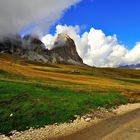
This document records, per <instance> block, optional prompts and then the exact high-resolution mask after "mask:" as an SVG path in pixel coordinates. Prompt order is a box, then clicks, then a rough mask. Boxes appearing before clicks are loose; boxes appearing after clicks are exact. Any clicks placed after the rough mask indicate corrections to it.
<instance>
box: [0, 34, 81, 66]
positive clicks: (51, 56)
mask: <svg viewBox="0 0 140 140" xmlns="http://www.w3.org/2000/svg"><path fill="white" fill-rule="evenodd" d="M0 52H3V53H8V54H13V55H17V56H20V57H21V58H24V59H27V60H30V61H34V62H42V63H63V64H74V65H83V61H82V59H81V58H80V56H79V55H78V53H77V51H76V46H75V43H74V41H73V40H72V39H71V38H70V37H69V36H68V35H64V34H59V35H58V37H57V39H56V41H55V43H54V47H53V49H52V50H48V49H47V48H46V47H45V45H44V44H43V43H42V42H41V40H40V39H39V38H38V37H36V36H31V35H26V36H24V37H23V38H21V37H20V36H13V37H12V38H4V39H3V40H0Z"/></svg>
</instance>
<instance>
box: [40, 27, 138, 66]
mask: <svg viewBox="0 0 140 140" xmlns="http://www.w3.org/2000/svg"><path fill="white" fill-rule="evenodd" d="M79 32H80V27H79V26H74V27H73V26H67V25H64V26H62V25H58V26H57V27H56V34H55V35H54V36H53V35H51V34H47V35H46V36H44V37H43V38H42V41H43V42H44V43H45V45H46V46H47V47H48V48H49V49H51V47H52V45H53V43H54V40H55V38H56V36H57V34H59V33H64V34H68V35H69V36H70V37H71V38H72V39H73V40H74V41H75V44H76V48H77V51H78V53H79V55H80V56H81V58H82V59H83V61H84V63H86V64H88V65H90V66H97V67H118V66H120V65H128V64H138V63H140V42H138V43H136V45H135V46H134V48H133V49H131V50H128V49H127V48H126V47H125V46H124V45H123V44H120V43H119V42H118V40H117V36H116V35H113V36H106V35H105V34H104V32H103V31H102V30H96V29H94V28H91V29H90V31H89V32H85V33H83V34H82V35H79Z"/></svg>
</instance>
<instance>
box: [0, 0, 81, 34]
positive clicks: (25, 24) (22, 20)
mask: <svg viewBox="0 0 140 140" xmlns="http://www.w3.org/2000/svg"><path fill="white" fill-rule="evenodd" d="M79 1H80V0H59V1H56V0H0V35H7V34H9V33H10V34H14V33H18V32H20V31H22V30H26V28H28V30H29V29H30V30H31V31H33V32H35V33H41V32H42V30H44V29H45V30H47V29H48V28H49V27H50V25H52V24H53V23H55V22H56V21H57V20H58V19H59V18H60V17H61V16H62V14H63V12H64V11H65V10H66V9H67V8H69V7H70V6H72V5H74V4H76V3H77V2H79Z"/></svg>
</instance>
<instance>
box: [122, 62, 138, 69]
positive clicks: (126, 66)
mask: <svg viewBox="0 0 140 140" xmlns="http://www.w3.org/2000/svg"><path fill="white" fill-rule="evenodd" d="M119 68H133V69H140V63H139V64H136V65H135V64H132V65H123V66H120V67H119Z"/></svg>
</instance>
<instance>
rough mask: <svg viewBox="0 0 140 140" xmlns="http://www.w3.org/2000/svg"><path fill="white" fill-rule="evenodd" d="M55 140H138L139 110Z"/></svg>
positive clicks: (139, 137) (139, 133) (139, 138)
mask: <svg viewBox="0 0 140 140" xmlns="http://www.w3.org/2000/svg"><path fill="white" fill-rule="evenodd" d="M53 140H54V139H53ZM55 140H140V108H139V109H137V110H134V111H132V112H129V113H127V114H124V115H121V116H115V117H112V118H109V119H107V120H104V121H101V122H100V123H98V124H96V125H94V126H91V127H89V128H86V129H84V130H82V131H79V132H76V133H74V134H72V135H69V136H65V137H60V138H57V139H55Z"/></svg>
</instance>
